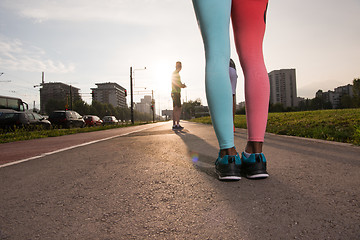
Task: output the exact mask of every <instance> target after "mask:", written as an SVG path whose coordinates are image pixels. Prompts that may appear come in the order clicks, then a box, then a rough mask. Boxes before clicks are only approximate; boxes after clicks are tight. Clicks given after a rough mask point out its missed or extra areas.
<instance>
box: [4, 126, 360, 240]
mask: <svg viewBox="0 0 360 240" xmlns="http://www.w3.org/2000/svg"><path fill="white" fill-rule="evenodd" d="M183 125H184V126H185V129H184V130H183V131H181V132H174V131H172V130H170V128H171V123H165V124H162V123H160V124H152V125H146V126H137V127H131V128H127V129H122V130H108V131H107V132H106V133H104V132H102V133H101V132H99V133H94V134H90V135H86V134H85V135H81V134H80V135H73V136H67V137H66V138H64V137H59V138H50V139H47V140H31V141H29V142H20V143H13V144H7V145H4V144H1V145H0V152H1V159H2V161H3V163H5V162H7V164H8V165H2V167H1V166H0V181H1V183H0V184H1V189H0V239H249V240H255V239H360V188H359V183H360V148H359V147H355V146H351V145H348V144H340V143H333V142H326V141H318V140H309V139H302V138H294V137H285V136H277V135H273V134H267V135H266V138H265V146H264V153H265V155H266V157H267V160H268V171H269V174H270V177H269V178H268V179H265V180H249V179H246V178H242V179H241V180H240V181H238V182H221V181H219V180H217V176H216V175H215V173H214V165H213V164H214V161H215V158H216V156H217V154H218V146H217V141H216V137H215V135H214V132H213V129H212V127H211V126H209V125H202V124H196V123H188V122H184V123H183ZM90 136H91V137H90ZM54 139H55V140H54ZM64 139H66V140H67V141H69V142H71V146H68V143H66V142H65V141H64ZM47 141H50V143H49V144H47ZM89 141H91V143H87V142H89ZM26 143H28V144H26ZM29 143H31V144H29ZM235 143H236V146H237V149H238V150H239V151H242V149H243V148H244V146H245V143H246V132H245V130H242V129H237V130H236V133H235ZM27 145H31V146H32V147H31V148H28V147H25V146H27ZM41 146H42V147H41ZM46 146H50V147H49V148H48V149H47V148H46ZM9 148H12V149H16V151H17V153H16V154H11V151H9V150H8V151H6V149H9ZM39 148H41V150H39ZM29 149H36V150H33V151H31V153H29ZM4 153H6V154H4ZM15 155H16V156H15ZM10 157H11V159H10ZM4 159H5V160H4ZM21 159H25V161H23V162H21V161H20V162H16V161H17V160H21ZM14 161H15V162H14ZM9 162H13V163H16V164H13V165H11V164H9Z"/></svg>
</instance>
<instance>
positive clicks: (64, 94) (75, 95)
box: [40, 82, 81, 113]
mask: <svg viewBox="0 0 360 240" xmlns="http://www.w3.org/2000/svg"><path fill="white" fill-rule="evenodd" d="M40 86H41V88H40V111H41V112H42V113H45V106H46V104H47V103H48V102H49V101H50V100H57V101H64V102H66V105H67V106H64V108H66V107H67V108H69V107H70V106H71V101H75V100H76V99H81V97H80V94H79V90H80V89H79V88H76V87H74V86H71V85H67V84H65V83H61V82H49V83H44V82H43V83H41V85H40Z"/></svg>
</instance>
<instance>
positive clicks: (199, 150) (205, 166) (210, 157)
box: [175, 130, 218, 179]
mask: <svg viewBox="0 0 360 240" xmlns="http://www.w3.org/2000/svg"><path fill="white" fill-rule="evenodd" d="M175 133H176V135H178V136H179V137H180V138H181V140H182V141H183V142H184V143H185V144H186V147H187V149H188V154H189V156H190V157H191V160H192V163H193V165H194V167H196V169H198V170H200V171H202V172H204V173H206V174H207V175H209V176H211V177H213V178H216V179H217V175H216V173H215V172H214V169H215V168H214V163H215V158H214V156H217V151H218V149H217V148H215V147H214V146H212V145H210V144H209V143H207V142H206V141H205V140H204V139H202V138H199V137H198V136H196V135H193V134H191V133H189V131H187V130H182V131H175Z"/></svg>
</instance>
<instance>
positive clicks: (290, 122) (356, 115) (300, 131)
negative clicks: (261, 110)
mask: <svg viewBox="0 0 360 240" xmlns="http://www.w3.org/2000/svg"><path fill="white" fill-rule="evenodd" d="M192 121H194V122H201V123H206V124H211V119H210V117H203V118H196V119H193V120H192ZM235 127H237V128H247V126H246V116H245V115H236V116H235ZM266 131H267V132H271V133H275V134H281V135H290V136H299V137H307V138H316V139H323V140H329V141H337V142H344V143H352V144H354V145H360V109H359V108H357V109H334V110H318V111H304V112H282V113H269V119H268V123H267V128H266Z"/></svg>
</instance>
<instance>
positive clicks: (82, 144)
mask: <svg viewBox="0 0 360 240" xmlns="http://www.w3.org/2000/svg"><path fill="white" fill-rule="evenodd" d="M165 123H167V122H165ZM165 123H162V124H156V126H149V127H147V128H143V129H139V130H134V131H131V132H128V133H123V134H119V135H115V136H111V137H107V138H102V139H98V140H94V141H90V142H86V143H81V144H78V145H75V146H71V147H66V148H61V149H58V150H55V151H51V152H47V153H42V154H40V155H37V156H34V157H29V158H25V159H21V160H17V161H14V162H9V163H5V164H3V165H0V168H4V167H8V166H12V165H16V164H19V163H23V162H27V161H30V160H34V159H38V158H42V157H45V156H49V155H52V154H56V153H60V152H64V151H67V150H71V149H74V148H78V147H83V146H87V145H90V144H94V143H98V142H102V141H107V140H110V139H113V138H117V137H123V136H126V135H129V134H132V133H136V132H140V131H143V130H147V129H150V128H154V127H157V126H159V125H160V126H161V125H163V124H165Z"/></svg>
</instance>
